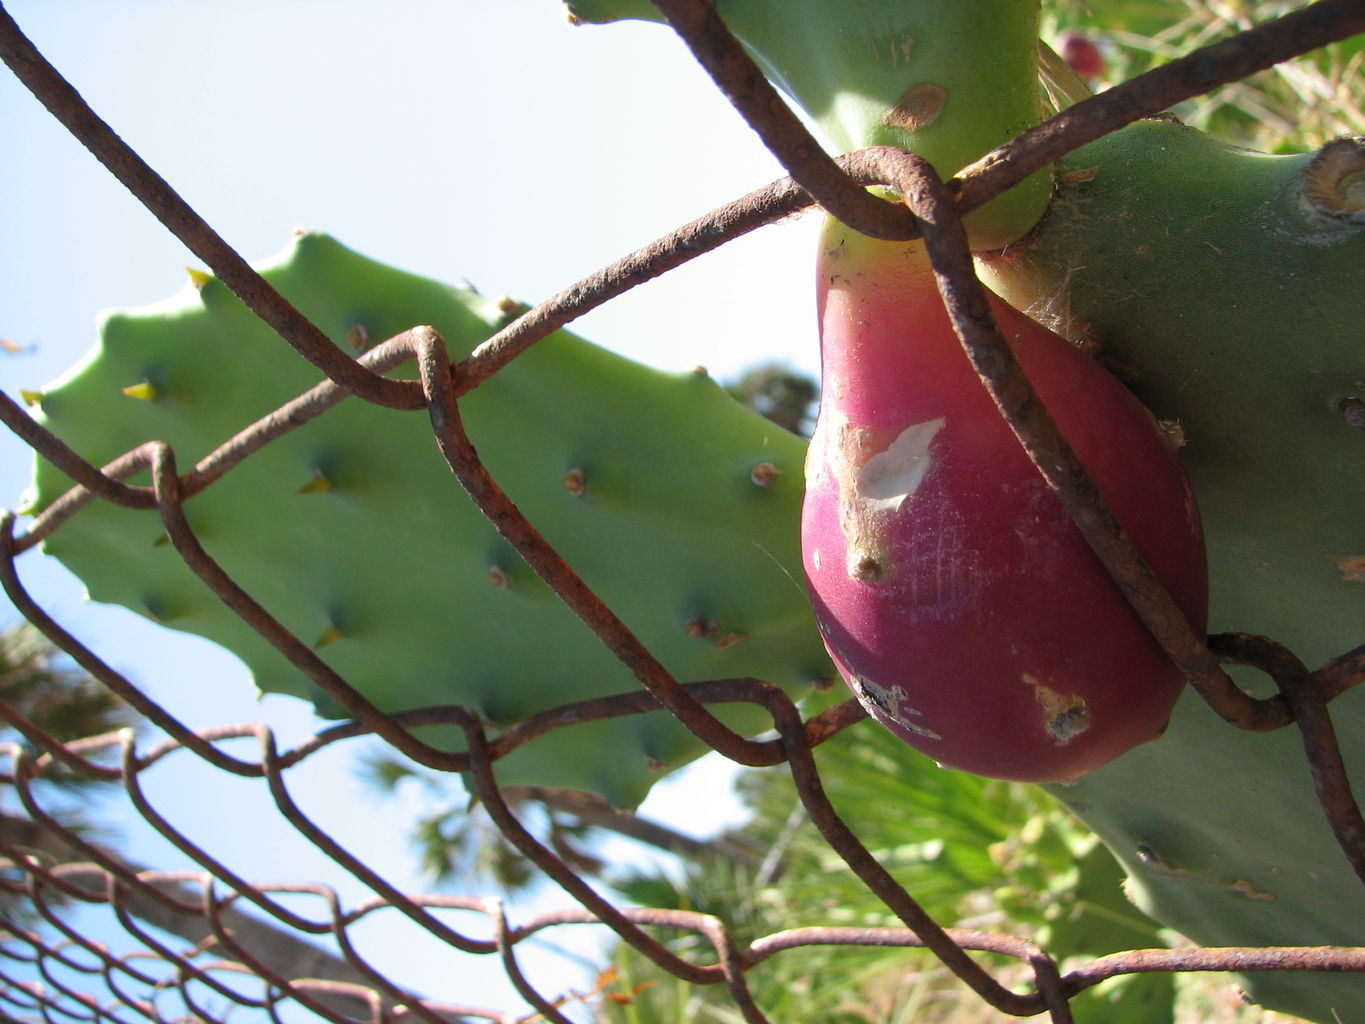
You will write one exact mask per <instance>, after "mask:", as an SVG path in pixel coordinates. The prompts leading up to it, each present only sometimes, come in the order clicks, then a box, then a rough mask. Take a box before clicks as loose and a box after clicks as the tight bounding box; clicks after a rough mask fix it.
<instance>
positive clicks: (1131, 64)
mask: <svg viewBox="0 0 1365 1024" xmlns="http://www.w3.org/2000/svg"><path fill="white" fill-rule="evenodd" d="M1307 3H1308V0H1228V2H1224V0H1044V4H1043V23H1042V28H1043V38H1044V39H1047V40H1049V41H1051V42H1056V41H1058V39H1059V37H1060V36H1061V34H1062V33H1063V32H1064V31H1073V32H1079V33H1080V34H1081V35H1083V36H1084V37H1086V38H1088V39H1090V40H1091V41H1093V42H1095V43H1096V44H1097V45H1098V46H1099V47H1100V51H1101V53H1102V55H1103V56H1104V58H1105V72H1104V75H1103V76H1102V78H1100V79H1098V80H1096V81H1093V82H1092V83H1091V84H1092V85H1093V86H1094V87H1095V88H1096V89H1097V90H1098V89H1101V88H1103V87H1105V86H1107V85H1113V84H1116V83H1118V82H1122V81H1125V80H1127V79H1129V78H1132V77H1133V76H1134V75H1138V74H1141V73H1142V72H1143V71H1147V70H1148V69H1150V68H1153V67H1157V66H1159V65H1161V64H1165V63H1167V62H1168V61H1170V60H1172V59H1174V58H1176V57H1181V56H1184V55H1185V54H1187V53H1189V52H1191V51H1192V50H1195V49H1197V48H1198V47H1200V46H1204V45H1206V44H1208V43H1210V42H1213V41H1214V40H1216V39H1219V38H1222V37H1223V36H1227V35H1231V34H1232V33H1234V32H1239V31H1243V30H1245V29H1248V28H1251V27H1252V26H1254V25H1256V24H1259V23H1260V22H1263V21H1268V20H1269V19H1271V18H1275V17H1278V16H1280V15H1283V14H1286V13H1288V12H1289V11H1291V10H1294V9H1295V8H1298V7H1303V6H1306V4H1307ZM1362 68H1365V37H1362V36H1354V37H1352V38H1350V39H1345V40H1343V41H1341V42H1339V43H1334V44H1332V45H1330V46H1326V47H1323V48H1322V49H1321V50H1318V51H1315V52H1314V53H1311V54H1307V55H1305V56H1303V57H1299V58H1297V59H1295V60H1291V61H1286V62H1284V63H1283V64H1278V65H1276V66H1275V67H1274V68H1271V69H1270V70H1268V71H1264V72H1261V73H1260V74H1257V75H1253V76H1252V77H1250V78H1248V79H1245V80H1244V81H1241V82H1237V83H1235V84H1232V85H1227V86H1224V87H1222V88H1220V89H1217V90H1215V91H1214V92H1212V93H1210V94H1208V95H1207V96H1201V97H1199V98H1197V99H1194V100H1190V101H1188V102H1187V103H1184V104H1181V105H1180V106H1179V107H1177V108H1176V110H1175V113H1176V114H1177V115H1178V116H1179V117H1180V118H1181V119H1182V120H1183V121H1185V123H1187V124H1190V125H1192V126H1194V127H1197V128H1201V129H1203V130H1205V131H1208V132H1211V133H1212V134H1214V135H1217V136H1219V137H1220V138H1224V139H1227V140H1229V141H1232V142H1236V143H1238V144H1240V145H1244V146H1249V147H1252V148H1255V149H1259V150H1262V151H1264V152H1269V153H1281V152H1302V151H1303V150H1305V149H1313V148H1316V147H1318V146H1321V145H1323V144H1324V143H1325V142H1327V141H1328V140H1330V139H1332V138H1335V137H1336V136H1339V135H1346V134H1362V133H1365V94H1362V92H1361V90H1360V80H1361V71H1362Z"/></svg>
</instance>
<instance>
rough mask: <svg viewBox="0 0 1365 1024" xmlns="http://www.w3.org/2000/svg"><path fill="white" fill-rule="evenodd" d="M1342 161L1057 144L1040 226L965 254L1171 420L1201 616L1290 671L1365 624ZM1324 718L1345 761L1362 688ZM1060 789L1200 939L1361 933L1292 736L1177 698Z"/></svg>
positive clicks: (1352, 151)
mask: <svg viewBox="0 0 1365 1024" xmlns="http://www.w3.org/2000/svg"><path fill="white" fill-rule="evenodd" d="M1363 170H1365V147H1362V146H1361V144H1360V143H1358V142H1354V141H1351V140H1343V141H1340V142H1337V143H1334V144H1332V145H1331V146H1330V147H1328V148H1327V149H1326V150H1324V151H1323V152H1322V153H1320V154H1305V155H1296V156H1267V155H1265V154H1261V153H1253V152H1248V151H1245V150H1240V149H1236V148H1234V147H1231V146H1228V145H1225V144H1223V143H1221V142H1219V141H1217V140H1215V139H1212V138H1210V137H1208V136H1206V135H1203V134H1201V133H1199V132H1196V131H1193V130H1191V129H1188V128H1184V127H1182V126H1180V125H1178V124H1175V123H1171V122H1166V121H1145V122H1139V123H1136V124H1133V125H1131V126H1129V127H1128V128H1126V129H1124V130H1123V131H1121V132H1117V133H1115V134H1113V135H1111V136H1109V137H1107V138H1105V139H1103V140H1101V141H1099V142H1096V143H1094V144H1092V145H1090V146H1086V147H1084V148H1083V149H1080V150H1077V151H1076V152H1075V153H1073V154H1071V155H1070V156H1068V157H1066V158H1065V159H1064V160H1062V161H1061V163H1060V164H1059V167H1058V186H1057V193H1056V197H1055V199H1054V204H1053V207H1052V209H1051V211H1050V213H1049V215H1048V217H1047V218H1045V220H1044V221H1043V222H1042V223H1041V224H1040V225H1039V226H1038V228H1037V229H1036V230H1035V231H1034V233H1033V234H1032V235H1030V236H1029V237H1028V238H1026V239H1025V240H1024V241H1022V242H1021V243H1019V244H1017V245H1015V246H1011V247H1009V248H1008V249H1006V250H1004V251H1003V252H1001V253H998V254H995V255H993V256H991V257H989V258H988V259H987V260H986V261H985V266H986V269H987V270H988V271H989V272H990V274H991V275H992V278H993V280H994V282H995V283H996V284H997V285H998V286H999V287H1000V289H1001V290H1002V291H1003V292H1004V293H1005V294H1006V296H1007V297H1009V298H1011V299H1012V300H1013V301H1014V302H1015V303H1016V304H1020V305H1023V306H1025V307H1026V308H1030V309H1031V310H1032V311H1034V312H1035V313H1036V314H1038V315H1041V316H1043V317H1045V318H1050V319H1051V320H1052V321H1053V322H1055V323H1056V325H1057V326H1058V327H1059V328H1060V329H1061V330H1063V331H1065V332H1069V333H1071V334H1072V335H1073V337H1075V338H1076V339H1077V340H1080V341H1083V342H1085V343H1087V344H1089V345H1093V346H1097V347H1098V349H1099V352H1100V354H1101V356H1102V357H1103V358H1105V359H1107V360H1108V361H1109V362H1110V363H1111V365H1112V366H1113V367H1114V368H1115V369H1116V370H1117V372H1119V373H1120V374H1121V375H1122V376H1123V377H1124V378H1125V379H1126V380H1127V381H1128V383H1129V384H1130V386H1131V387H1132V389H1133V390H1134V391H1135V392H1137V394H1138V395H1139V396H1140V397H1141V398H1142V399H1143V400H1144V401H1145V402H1146V403H1147V404H1148V406H1149V407H1150V408H1151V409H1152V410H1153V411H1154V412H1155V413H1156V414H1157V415H1158V416H1160V417H1162V418H1164V419H1167V420H1170V421H1173V422H1175V423H1178V425H1179V429H1180V432H1181V433H1182V434H1183V436H1184V439H1185V442H1186V443H1185V445H1184V447H1183V449H1182V451H1181V455H1182V461H1183V462H1184V464H1185V467H1186V470H1187V471H1188V473H1189V475H1190V477H1191V479H1192V481H1193V482H1194V485H1195V489H1196V492H1197V493H1198V495H1199V502H1200V508H1201V511H1202V514H1203V518H1204V525H1205V530H1206V534H1207V542H1208V550H1209V558H1210V585H1211V591H1212V592H1211V607H1210V614H1211V623H1210V628H1211V630H1212V631H1213V632H1220V631H1225V630H1242V631H1247V632H1253V633H1263V634H1265V635H1268V636H1270V637H1273V638H1275V639H1276V640H1279V641H1281V642H1282V643H1285V644H1286V645H1287V646H1288V647H1289V648H1290V649H1291V650H1293V651H1294V652H1295V653H1296V654H1298V655H1299V657H1301V658H1302V659H1303V660H1304V661H1305V662H1306V663H1307V664H1308V665H1309V666H1310V667H1311V666H1316V665H1318V664H1321V663H1322V662H1323V661H1326V660H1327V659H1328V658H1330V657H1333V656H1335V655H1338V654H1341V653H1343V652H1344V651H1346V650H1347V649H1349V648H1351V647H1352V646H1353V645H1355V644H1358V643H1360V642H1361V640H1362V639H1365V585H1363V584H1365V576H1362V574H1361V572H1360V565H1361V564H1362V554H1365V530H1363V529H1362V527H1365V473H1362V472H1361V468H1362V465H1365V433H1362V431H1361V429H1360V426H1359V424H1358V423H1355V424H1353V422H1352V420H1351V418H1350V416H1349V413H1350V411H1351V409H1352V408H1353V407H1354V406H1353V404H1352V402H1351V399H1352V398H1353V397H1354V396H1359V395H1361V394H1362V393H1363V392H1365V357H1363V356H1362V338H1361V328H1360V325H1361V324H1362V323H1365V195H1362V193H1361V191H1360V188H1361V186H1360V184H1359V182H1360V180H1361V175H1362V171H1363ZM1240 678H1241V679H1242V681H1244V682H1245V684H1246V685H1247V686H1248V687H1250V688H1254V689H1256V690H1257V691H1258V692H1260V693H1266V692H1269V689H1268V686H1267V684H1266V683H1265V681H1264V679H1263V678H1258V676H1257V675H1256V674H1254V673H1247V672H1243V673H1242V674H1241V676H1240ZM1332 714H1333V718H1334V721H1335V723H1336V729H1337V734H1338V736H1339V738H1340V740H1341V742H1342V745H1343V753H1344V755H1345V758H1346V763H1347V764H1348V765H1350V766H1353V767H1355V768H1356V769H1357V771H1359V770H1360V768H1361V766H1363V765H1365V693H1362V692H1361V691H1360V689H1359V688H1357V689H1356V690H1353V691H1350V692H1348V693H1346V694H1344V695H1343V696H1341V697H1340V698H1338V699H1337V700H1336V701H1334V702H1333V704H1332ZM1358 778H1359V776H1358ZM1359 788H1360V784H1359V783H1357V789H1358V790H1359ZM1058 795H1059V796H1060V797H1062V798H1063V799H1064V800H1066V801H1067V802H1068V803H1069V804H1070V805H1071V806H1072V807H1073V808H1075V809H1076V810H1077V811H1078V812H1079V813H1080V814H1081V816H1082V817H1083V818H1085V820H1086V821H1087V822H1088V823H1089V824H1090V825H1091V826H1092V827H1094V828H1095V829H1096V830H1097V831H1098V832H1099V833H1100V834H1101V835H1102V836H1103V837H1104V838H1105V840H1106V841H1107V842H1108V844H1109V845H1110V847H1111V848H1112V849H1113V850H1114V852H1115V853H1116V854H1117V855H1118V857H1119V858H1120V859H1121V860H1122V861H1123V863H1124V865H1125V866H1126V867H1127V869H1128V871H1129V873H1130V883H1129V887H1130V891H1131V893H1132V895H1133V896H1134V898H1135V899H1136V901H1137V902H1138V904H1139V905H1140V906H1142V907H1143V908H1144V909H1145V910H1147V911H1148V912H1149V913H1151V914H1152V915H1153V916H1154V917H1156V918H1157V919H1158V920H1160V921H1162V922H1164V923H1166V924H1168V925H1170V926H1172V927H1174V928H1176V929H1178V930H1179V931H1180V932H1182V933H1184V934H1186V935H1188V936H1189V937H1191V938H1192V939H1194V940H1196V941H1198V942H1201V943H1204V944H1208V945H1262V944H1298V943H1304V944H1310V945H1317V944H1344V945H1360V944H1362V943H1365V892H1362V889H1361V886H1360V883H1359V881H1358V880H1357V879H1356V877H1355V876H1354V874H1353V873H1352V871H1351V870H1350V867H1349V865H1348V864H1347V862H1346V859H1345V858H1344V857H1343V855H1342V853H1341V851H1340V848H1339V847H1338V846H1337V843H1336V841H1335V839H1334V838H1333V836H1332V835H1331V833H1330V831H1329V830H1328V828H1327V826H1326V824H1325V823H1324V822H1323V818H1322V812H1321V810H1320V809H1319V807H1318V802H1317V799H1316V797H1315V796H1314V793H1313V787H1312V781H1311V778H1310V776H1309V770H1308V765H1307V763H1306V762H1305V760H1304V753H1303V749H1302V746H1301V744H1300V742H1299V738H1298V735H1297V730H1295V729H1293V728H1292V727H1291V728H1288V729H1285V730H1281V731H1280V732H1277V733H1274V734H1269V735H1252V734H1247V733H1241V732H1239V731H1238V730H1236V729H1234V728H1232V727H1230V726H1228V725H1226V724H1224V723H1223V722H1222V721H1221V720H1219V719H1218V718H1217V717H1216V716H1215V715H1214V714H1213V713H1212V712H1211V711H1210V710H1209V709H1208V708H1207V707H1206V706H1204V704H1203V702H1202V701H1201V700H1199V698H1198V697H1197V696H1196V695H1194V694H1193V693H1192V692H1190V693H1187V695H1186V697H1185V699H1184V700H1183V702H1182V704H1181V705H1180V707H1179V708H1178V709H1177V712H1176V714H1175V716H1174V718H1173V720H1172V723H1171V727H1170V729H1169V731H1168V732H1167V734H1166V735H1165V736H1164V737H1163V738H1162V739H1161V740H1160V742H1158V743H1156V744H1153V745H1151V746H1149V747H1141V748H1138V749H1137V750H1135V751H1134V752H1133V753H1131V754H1129V755H1128V756H1126V757H1124V758H1121V759H1120V760H1118V761H1116V762H1114V763H1113V764H1112V765H1110V766H1107V767H1106V768H1103V769H1101V770H1099V771H1097V772H1094V773H1092V774H1091V775H1089V776H1087V777H1086V778H1084V779H1083V780H1081V782H1080V783H1079V784H1078V785H1076V786H1074V787H1070V788H1066V789H1061V790H1059V791H1058ZM1246 984H1247V986H1248V988H1249V989H1250V991H1251V992H1252V994H1253V995H1254V996H1255V998H1256V999H1257V1000H1258V1001H1260V1002H1264V1003H1266V1004H1267V1005H1270V1006H1274V1007H1277V1008H1281V1009H1285V1010H1288V1011H1290V1012H1293V1013H1297V1014H1299V1015H1301V1016H1305V1017H1309V1018H1311V1019H1313V1020H1325V1021H1332V1020H1334V1019H1335V1020H1342V1021H1347V1020H1356V1019H1361V1018H1362V1017H1365V986H1363V985H1362V983H1361V980H1360V979H1359V978H1358V977H1353V976H1350V975H1347V976H1324V975H1305V974H1298V975H1293V974H1272V975H1250V976H1248V977H1247V978H1246ZM1333 1014H1336V1015H1337V1016H1336V1017H1333Z"/></svg>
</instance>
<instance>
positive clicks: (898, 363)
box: [802, 221, 1207, 781]
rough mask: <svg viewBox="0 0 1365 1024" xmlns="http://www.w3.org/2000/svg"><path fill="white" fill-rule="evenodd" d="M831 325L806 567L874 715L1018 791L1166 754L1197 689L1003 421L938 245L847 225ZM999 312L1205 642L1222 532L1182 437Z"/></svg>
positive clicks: (1051, 341)
mask: <svg viewBox="0 0 1365 1024" xmlns="http://www.w3.org/2000/svg"><path fill="white" fill-rule="evenodd" d="M819 306H820V320H821V339H822V340H821V349H822V367H823V372H822V376H823V392H822V401H821V408H820V415H819V420H818V423H817V426H816V431H815V435H814V437H813V438H812V441H811V447H810V453H809V456H808V459H807V466H806V488H807V490H806V499H805V506H804V510H803V514H802V548H803V552H804V561H805V570H806V577H807V581H808V584H809V588H810V593H811V598H812V601H813V603H814V607H815V612H816V617H817V621H818V622H819V625H820V629H821V633H822V635H823V637H824V640H825V645H826V647H827V648H828V650H829V652H830V655H831V657H832V658H833V659H834V662H835V664H836V665H837V666H838V668H839V671H840V673H841V674H842V675H843V677H844V679H845V681H846V682H847V683H848V684H849V686H850V688H851V689H852V690H853V692H854V693H855V694H856V695H857V697H858V699H859V700H860V701H861V702H862V704H863V705H864V707H866V708H867V710H868V712H869V713H870V714H871V715H872V716H873V717H875V718H877V719H878V720H879V721H881V722H882V723H883V724H884V725H886V726H887V727H889V728H890V729H891V730H892V731H893V732H895V733H897V734H898V735H899V736H900V737H901V738H902V739H904V740H905V741H906V742H907V743H909V744H911V745H912V746H914V747H916V748H917V749H919V750H921V751H923V752H924V753H926V754H928V755H929V756H931V757H933V758H934V759H935V760H937V761H939V762H940V763H942V764H944V765H947V766H950V767H954V768H960V769H963V770H966V771H970V772H974V773H977V774H980V775H988V776H994V777H997V778H1005V779H1019V780H1028V781H1066V780H1071V779H1075V778H1077V777H1079V776H1081V775H1083V774H1084V773H1086V772H1088V771H1090V770H1091V769H1094V768H1096V767H1098V766H1099V765H1102V764H1104V763H1105V762H1107V761H1109V760H1111V759H1113V758H1115V757H1117V756H1119V755H1120V754H1122V753H1124V752H1125V751H1127V750H1129V749H1130V748H1132V747H1133V746H1135V745H1137V744H1139V743H1144V742H1147V741H1148V740H1152V739H1155V738H1156V737H1157V736H1159V735H1160V734H1161V732H1162V731H1163V729H1164V728H1165V725H1166V722H1167V719H1168V718H1169V715H1170V712H1171V709H1172V707H1173V705H1174V703H1175V701H1176V698H1177V696H1178V695H1179V693H1180V690H1181V687H1182V685H1183V682H1184V680H1183V678H1182V675H1181V673H1180V671H1179V670H1178V669H1177V668H1176V666H1175V665H1174V664H1173V663H1172V662H1171V661H1170V659H1169V658H1168V657H1167V656H1166V655H1165V653H1164V652H1163V651H1162V650H1161V649H1160V647H1159V646H1158V645H1157V644H1156V642H1155V641H1154V640H1153V639H1152V638H1151V636H1150V634H1149V633H1148V632H1147V630H1146V628H1145V627H1144V626H1143V624H1142V622H1141V620H1140V619H1139V618H1138V616H1137V614H1136V613H1135V612H1134V611H1133V610H1132V609H1131V608H1130V607H1129V605H1128V603H1127V601H1126V600H1125V599H1124V597H1123V595H1122V594H1121V592H1120V591H1119V589H1118V588H1117V586H1116V585H1115V584H1114V583H1113V582H1112V580H1111V579H1110V578H1109V576H1108V574H1107V573H1106V572H1105V570H1104V568H1103V566H1102V565H1101V563H1100V562H1099V560H1098V558H1097V557H1096V556H1095V555H1094V553H1093V552H1092V551H1091V550H1090V548H1089V546H1088V545H1087V544H1086V542H1085V540H1084V538H1083V537H1082V536H1081V533H1080V531H1079V530H1078V529H1077V527H1076V526H1075V525H1074V524H1073V523H1072V521H1071V520H1070V518H1069V517H1068V516H1067V514H1066V512H1065V511H1064V509H1063V508H1062V505H1061V503H1060V502H1059V501H1058V499H1057V497H1056V496H1055V495H1054V494H1053V493H1052V492H1051V491H1050V490H1049V489H1048V488H1047V485H1046V484H1045V482H1044V481H1043V478H1042V476H1041V475H1040V474H1039V472H1038V471H1037V469H1036V468H1035V467H1034V466H1033V464H1032V463H1031V462H1030V461H1029V459H1028V457H1027V455H1026V454H1025V453H1024V450H1023V448H1022V447H1021V446H1020V444H1019V442H1018V440H1017V439H1016V438H1015V437H1014V435H1013V434H1012V433H1011V432H1010V430H1009V427H1008V426H1007V425H1006V423H1005V422H1004V420H1003V419H1002V417H1001V416H1000V414H999V412H998V411H997V410H996V408H995V406H994V404H993V403H992V402H991V400H990V397H989V396H988V394H987V393H986V391H985V388H984V387H983V386H982V384H981V382H980V381H979V379H978V378H977V376H976V374H975V372H974V371H973V369H972V367H971V364H970V363H969V362H968V360H967V357H966V355H965V354H964V353H963V352H962V350H961V347H960V345H959V342H958V340H957V337H956V335H955V334H954V333H953V330H952V327H951V325H950V323H949V320H948V316H947V313H946V311H945V310H944V308H943V305H942V301H941V299H940V297H939V294H938V291H937V288H936V287H935V284H934V279H933V275H932V272H931V270H930V268H929V265H928V261H927V258H926V257H925V255H924V252H923V250H922V248H921V247H919V244H918V243H885V242H875V241H872V240H871V239H868V238H866V237H864V236H861V235H857V234H854V233H853V232H851V231H849V230H848V229H846V228H844V227H843V226H842V225H839V224H838V223H837V222H833V221H831V222H830V227H829V229H828V230H827V232H826V235H825V238H824V245H823V246H822V254H821V259H820V282H819ZM993 310H994V312H995V315H996V318H997V320H998V322H999V324H1000V327H1001V330H1002V333H1003V334H1004V335H1005V337H1006V339H1007V340H1008V341H1009V343H1010V345H1011V347H1012V348H1013V350H1014V352H1015V354H1016V356H1017V358H1018V359H1019V361H1020V364H1021V365H1022V367H1023V369H1024V370H1025V372H1026V373H1027V374H1028V376H1029V378H1030V379H1031V380H1032V382H1033V384H1034V386H1035V388H1036V390H1037V392H1038V394H1039V396H1040V397H1041V398H1042V400H1043V402H1044V404H1045V405H1046V406H1047V407H1048V409H1049V410H1050V411H1051V413H1052V414H1053V417H1054V419H1055V420H1056V421H1057V424H1058V426H1059V428H1060V429H1061V431H1062V433H1063V435H1064V436H1065V437H1066V438H1067V440H1068V441H1069V442H1070V443H1071V445H1072V446H1073V448H1074V449H1075V450H1076V453H1077V455H1078V457H1079V458H1080V460H1081V462H1082V463H1083V465H1085V467H1086V469H1087V471H1088V472H1089V473H1090V474H1091V476H1092V478H1093V479H1094V480H1095V482H1096V484H1097V486H1098V487H1099V489H1100V491H1101V493H1102V494H1103V495H1104V497H1105V500H1106V501H1107V502H1108V503H1109V505H1110V507H1111V508H1112V509H1113V510H1114V512H1115V514H1116V515H1117V516H1118V518H1119V519H1120V521H1121V522H1122V523H1123V525H1124V527H1125V528H1126V530H1127V531H1128V533H1129V534H1130V535H1131V537H1132V538H1133V540H1134V542H1135V543H1136V544H1137V546H1138V548H1139V550H1140V551H1141V552H1142V553H1143V555H1144V556H1145V557H1146V558H1147V560H1148V562H1149V563H1150V564H1151V565H1152V567H1153V569H1155V571H1156V572H1157V574H1158V575H1159V576H1160V577H1161V579H1162V580H1163V582H1164V583H1165V584H1166V586H1167V587H1168V589H1169V590H1170V591H1171V595H1172V597H1173V598H1174V599H1175V601H1176V603H1177V605H1178V606H1179V607H1180V608H1181V609H1182V611H1184V612H1185V614H1186V615H1187V616H1188V618H1189V619H1190V622H1191V624H1192V625H1193V626H1194V628H1195V629H1198V630H1201V631H1202V630H1203V629H1204V626H1205V615H1206V611H1205V607H1206V600H1207V596H1206V595H1207V581H1206V570H1205V559H1204V547H1203V538H1202V532H1201V530H1200V525H1199V516H1198V511H1197V508H1196V505H1195V500H1194V495H1193V493H1192V491H1191V490H1190V487H1189V484H1188V482H1187V480H1186V478H1185V475H1184V473H1183V471H1182V470H1181V468H1180V465H1179V463H1178V461H1177V459H1176V457H1175V454H1174V452H1173V450H1172V448H1171V445H1170V444H1169V443H1168V441H1167V439H1166V437H1165V436H1164V435H1163V434H1162V432H1161V431H1160V430H1159V429H1158V427H1157V425H1156V423H1155V422H1154V420H1153V419H1152V417H1151V416H1150V414H1149V413H1148V412H1147V410H1146V409H1145V408H1144V407H1143V406H1142V405H1141V404H1139V403H1138V402H1137V401H1136V400H1135V399H1134V398H1133V397H1132V395H1131V394H1130V393H1129V392H1128V391H1127V390H1126V389H1125V388H1124V387H1123V386H1122V385H1120V384H1119V383H1118V381H1117V380H1115V379H1114V378H1113V377H1112V376H1111V375H1110V374H1108V373H1107V372H1106V371H1105V370H1104V369H1103V368H1102V367H1100V366H1099V365H1098V364H1097V363H1096V362H1094V360H1092V359H1091V358H1089V357H1088V356H1086V355H1085V354H1084V353H1082V352H1080V351H1079V350H1077V349H1076V348H1075V347H1073V346H1072V345H1070V344H1068V343H1067V342H1066V341H1065V340H1063V339H1062V338H1060V337H1058V336H1057V335H1055V334H1053V333H1051V332H1049V331H1047V330H1046V329H1044V328H1043V327H1041V326H1040V325H1038V324H1037V323H1035V322H1034V321H1032V320H1030V319H1028V318H1027V317H1025V316H1023V315H1022V314H1020V313H1018V312H1016V311H1015V310H1013V309H1011V308H1010V307H1008V306H1007V305H1005V303H1003V302H1000V301H996V302H994V303H993Z"/></svg>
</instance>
